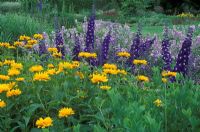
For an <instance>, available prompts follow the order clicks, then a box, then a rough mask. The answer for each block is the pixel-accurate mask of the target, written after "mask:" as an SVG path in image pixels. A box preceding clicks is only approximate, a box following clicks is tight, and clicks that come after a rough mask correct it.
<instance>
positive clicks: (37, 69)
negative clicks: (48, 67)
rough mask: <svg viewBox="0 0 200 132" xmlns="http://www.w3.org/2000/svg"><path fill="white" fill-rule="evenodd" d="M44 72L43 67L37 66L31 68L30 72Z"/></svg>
mask: <svg viewBox="0 0 200 132" xmlns="http://www.w3.org/2000/svg"><path fill="white" fill-rule="evenodd" d="M42 70H43V67H42V66H41V65H35V66H32V67H31V68H29V71H31V72H40V71H42Z"/></svg>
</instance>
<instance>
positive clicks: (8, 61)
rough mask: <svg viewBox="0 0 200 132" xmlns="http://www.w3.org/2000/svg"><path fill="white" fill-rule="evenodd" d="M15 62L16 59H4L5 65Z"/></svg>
mask: <svg viewBox="0 0 200 132" xmlns="http://www.w3.org/2000/svg"><path fill="white" fill-rule="evenodd" d="M13 63H15V60H4V62H3V64H4V65H11V64H13Z"/></svg>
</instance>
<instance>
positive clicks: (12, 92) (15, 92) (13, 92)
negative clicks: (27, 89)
mask: <svg viewBox="0 0 200 132" xmlns="http://www.w3.org/2000/svg"><path fill="white" fill-rule="evenodd" d="M21 93H22V91H21V90H20V89H13V90H10V91H7V93H6V96H7V97H12V96H18V95H20V94H21Z"/></svg>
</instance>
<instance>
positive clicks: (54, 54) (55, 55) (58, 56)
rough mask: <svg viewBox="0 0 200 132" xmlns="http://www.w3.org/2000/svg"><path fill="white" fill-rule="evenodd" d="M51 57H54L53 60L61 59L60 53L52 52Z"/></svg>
mask: <svg viewBox="0 0 200 132" xmlns="http://www.w3.org/2000/svg"><path fill="white" fill-rule="evenodd" d="M52 56H53V57H55V58H61V57H62V53H61V52H54V53H53V54H52Z"/></svg>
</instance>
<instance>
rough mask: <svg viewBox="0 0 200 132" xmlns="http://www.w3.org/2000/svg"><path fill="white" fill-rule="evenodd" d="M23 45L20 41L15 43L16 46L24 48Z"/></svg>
mask: <svg viewBox="0 0 200 132" xmlns="http://www.w3.org/2000/svg"><path fill="white" fill-rule="evenodd" d="M23 45H24V43H23V42H20V41H16V42H14V46H23Z"/></svg>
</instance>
